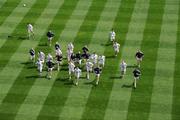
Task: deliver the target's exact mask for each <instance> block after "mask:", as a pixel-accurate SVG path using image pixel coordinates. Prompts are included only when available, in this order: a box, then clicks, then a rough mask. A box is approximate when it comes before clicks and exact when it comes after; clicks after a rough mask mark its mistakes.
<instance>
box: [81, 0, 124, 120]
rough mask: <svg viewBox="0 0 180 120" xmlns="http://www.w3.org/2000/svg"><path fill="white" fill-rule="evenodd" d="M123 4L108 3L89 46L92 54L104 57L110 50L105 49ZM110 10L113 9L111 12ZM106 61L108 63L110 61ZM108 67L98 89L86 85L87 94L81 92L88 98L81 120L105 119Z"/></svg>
mask: <svg viewBox="0 0 180 120" xmlns="http://www.w3.org/2000/svg"><path fill="white" fill-rule="evenodd" d="M121 4H122V3H121V1H109V0H108V1H107V3H106V6H105V8H104V10H103V13H102V15H101V18H100V20H99V22H98V25H97V27H96V31H95V32H94V35H93V37H92V40H91V42H90V44H89V49H90V50H91V52H96V53H97V54H98V55H102V54H104V52H105V50H107V49H109V48H106V49H105V46H104V45H105V44H106V43H107V42H108V33H109V31H110V29H111V28H112V26H113V23H114V21H115V19H116V17H117V15H118V10H119V8H120V5H121ZM111 6H113V7H111ZM109 9H111V11H109ZM106 56H107V55H106ZM106 60H107V61H108V59H106ZM107 66H108V65H107V62H106V65H105V68H104V70H103V73H102V76H101V78H100V79H101V80H100V84H99V85H98V87H97V88H96V87H94V86H93V85H91V84H89V85H91V86H90V88H87V85H84V89H87V90H86V92H83V90H81V92H80V93H83V96H86V99H85V100H84V101H85V102H83V104H82V105H81V106H82V107H81V106H80V107H79V109H80V110H81V109H82V110H83V113H82V116H81V119H83V120H84V119H98V120H101V119H103V118H104V113H105V109H106V105H107V101H108V99H107V96H108V95H107V94H108V92H107V91H108V90H107V89H106V88H105V87H106V85H105V83H104V82H105V81H106V80H107V79H108V78H107V74H106V72H105V71H106V70H107ZM91 79H93V78H91ZM102 80H103V81H102ZM102 91H103V92H102ZM106 95H107V96H106ZM97 104H98V106H97ZM87 115H88V116H87Z"/></svg>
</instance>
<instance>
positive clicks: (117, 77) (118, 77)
mask: <svg viewBox="0 0 180 120" xmlns="http://www.w3.org/2000/svg"><path fill="white" fill-rule="evenodd" d="M110 79H122V76H112V77H110Z"/></svg>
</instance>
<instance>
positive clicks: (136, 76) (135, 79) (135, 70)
mask: <svg viewBox="0 0 180 120" xmlns="http://www.w3.org/2000/svg"><path fill="white" fill-rule="evenodd" d="M133 75H134V82H133V86H134V88H136V83H137V80H139V76H140V75H141V71H140V70H139V69H138V68H135V69H134V71H133Z"/></svg>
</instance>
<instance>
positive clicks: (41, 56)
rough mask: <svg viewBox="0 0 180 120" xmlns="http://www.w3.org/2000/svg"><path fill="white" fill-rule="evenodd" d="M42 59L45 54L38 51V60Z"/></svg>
mask: <svg viewBox="0 0 180 120" xmlns="http://www.w3.org/2000/svg"><path fill="white" fill-rule="evenodd" d="M44 59H45V54H44V53H43V52H40V53H39V60H40V61H44Z"/></svg>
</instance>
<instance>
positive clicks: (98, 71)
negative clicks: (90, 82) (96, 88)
mask: <svg viewBox="0 0 180 120" xmlns="http://www.w3.org/2000/svg"><path fill="white" fill-rule="evenodd" d="M94 73H95V74H96V85H98V83H99V77H100V74H101V69H100V68H99V67H96V68H94Z"/></svg>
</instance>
